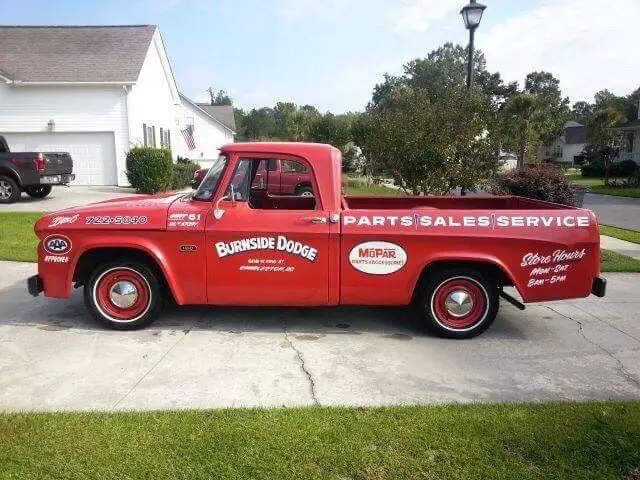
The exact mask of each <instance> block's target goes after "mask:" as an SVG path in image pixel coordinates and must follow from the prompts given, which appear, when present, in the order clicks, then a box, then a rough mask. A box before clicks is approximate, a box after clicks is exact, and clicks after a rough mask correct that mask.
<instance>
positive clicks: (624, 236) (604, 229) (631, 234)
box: [600, 225, 640, 243]
mask: <svg viewBox="0 0 640 480" xmlns="http://www.w3.org/2000/svg"><path fill="white" fill-rule="evenodd" d="M600 233H601V234H602V235H607V236H609V237H614V238H618V239H620V240H626V241H627V242H633V243H640V232H636V231H635V230H627V229H625V228H618V227H609V226H608V225H600Z"/></svg>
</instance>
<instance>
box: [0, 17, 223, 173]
mask: <svg viewBox="0 0 640 480" xmlns="http://www.w3.org/2000/svg"><path fill="white" fill-rule="evenodd" d="M193 105H195V104H193V103H192V102H191V101H189V100H187V99H186V97H184V96H182V95H181V94H180V93H179V91H178V87H177V85H176V81H175V78H174V75H173V72H172V70H171V65H170V63H169V59H168V58H167V53H166V51H165V48H164V44H163V42H162V37H161V35H160V31H159V30H158V28H157V27H156V26H155V25H123V26H64V27H61V26H42V27H23V26H10V27H0V135H4V136H5V138H6V139H7V141H8V143H9V146H10V147H11V148H12V149H13V150H16V151H19V150H29V151H68V152H70V153H71V155H72V157H73V160H74V173H75V174H76V181H75V183H76V184H78V185H127V184H128V182H127V178H126V174H125V168H126V165H125V157H126V153H127V151H128V150H129V148H130V147H132V146H136V145H149V146H156V147H161V146H166V147H170V148H171V150H172V152H173V155H174V158H175V157H177V156H178V155H180V156H183V157H189V158H202V159H209V158H215V157H216V156H217V151H216V150H217V148H218V147H219V146H221V145H222V144H224V143H229V142H232V141H233V135H234V133H235V132H234V131H233V129H234V126H233V125H226V124H224V123H223V122H221V121H220V120H218V119H216V118H215V116H214V115H213V114H211V113H207V112H205V111H204V110H202V109H201V108H200V107H198V106H197V105H195V107H194V106H193ZM229 108H231V107H227V109H229ZM199 110H202V112H204V113H202V112H200V111H199ZM189 136H192V137H193V138H194V140H195V148H190V147H193V144H191V145H188V142H187V140H188V139H189ZM194 153H197V154H196V155H194Z"/></svg>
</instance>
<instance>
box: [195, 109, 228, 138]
mask: <svg viewBox="0 0 640 480" xmlns="http://www.w3.org/2000/svg"><path fill="white" fill-rule="evenodd" d="M197 105H198V106H199V107H200V108H201V109H202V110H204V111H205V112H207V113H208V114H209V115H211V116H212V117H214V118H215V119H217V120H218V121H219V122H221V123H222V124H224V125H225V126H226V127H228V128H230V129H231V130H233V131H234V132H235V130H236V116H235V113H234V112H233V106H231V105H211V104H208V103H198V104H197Z"/></svg>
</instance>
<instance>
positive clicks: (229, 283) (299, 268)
mask: <svg viewBox="0 0 640 480" xmlns="http://www.w3.org/2000/svg"><path fill="white" fill-rule="evenodd" d="M264 160H269V159H268V158H266V159H265V155H264V154H261V155H260V157H259V158H257V157H251V156H248V155H243V156H242V157H241V158H238V157H234V158H232V163H231V167H232V168H233V169H234V171H233V172H232V173H231V174H230V175H227V178H228V179H229V180H227V181H226V186H224V190H221V191H222V192H224V197H222V199H220V200H219V201H218V202H217V205H216V208H215V209H214V210H215V212H213V213H212V214H211V215H210V216H209V218H208V219H207V225H206V237H207V299H208V303H209V304H212V305H283V306H284V305H326V304H328V271H329V270H328V269H329V261H328V254H329V224H328V221H327V219H328V217H329V212H327V211H324V210H323V208H322V204H321V202H320V198H319V197H318V196H317V195H316V196H314V197H299V196H294V195H274V194H272V193H271V188H270V186H271V185H270V182H271V179H270V178H269V181H268V182H267V185H266V186H265V188H264V189H262V190H261V189H259V188H258V187H259V186H260V183H258V184H256V182H255V181H254V179H255V176H256V174H257V173H258V171H259V170H260V162H261V161H264ZM277 160H280V159H277ZM289 160H291V161H296V162H299V163H301V164H303V165H304V166H305V167H306V168H308V169H309V171H310V172H312V169H311V166H310V165H309V164H308V162H306V160H304V159H298V158H295V159H293V158H292V159H289ZM270 174H271V172H269V177H270ZM311 177H312V181H313V189H314V192H318V189H317V184H316V183H315V176H314V175H311ZM316 197H318V198H317V199H316ZM216 212H217V214H216Z"/></svg>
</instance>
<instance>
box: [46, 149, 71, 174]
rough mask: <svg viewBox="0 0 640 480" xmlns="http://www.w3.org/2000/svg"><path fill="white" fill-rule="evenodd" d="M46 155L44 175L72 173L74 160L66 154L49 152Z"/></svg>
mask: <svg viewBox="0 0 640 480" xmlns="http://www.w3.org/2000/svg"><path fill="white" fill-rule="evenodd" d="M43 155H44V160H45V163H44V175H59V174H64V173H72V171H73V160H72V159H71V155H69V154H68V153H66V152H47V153H43Z"/></svg>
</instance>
